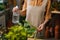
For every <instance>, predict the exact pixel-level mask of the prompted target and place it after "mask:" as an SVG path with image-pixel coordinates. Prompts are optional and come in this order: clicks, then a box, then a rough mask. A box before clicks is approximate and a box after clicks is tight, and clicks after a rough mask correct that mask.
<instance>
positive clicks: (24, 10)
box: [20, 0, 27, 16]
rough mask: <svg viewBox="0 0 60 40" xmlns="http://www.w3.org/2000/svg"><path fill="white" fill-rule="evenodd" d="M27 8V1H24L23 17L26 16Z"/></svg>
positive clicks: (21, 11)
mask: <svg viewBox="0 0 60 40" xmlns="http://www.w3.org/2000/svg"><path fill="white" fill-rule="evenodd" d="M26 8H27V0H24V5H23V7H22V10H20V13H21V15H22V16H25V15H26Z"/></svg>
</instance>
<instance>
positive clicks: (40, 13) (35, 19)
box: [26, 0, 47, 27]
mask: <svg viewBox="0 0 60 40" xmlns="http://www.w3.org/2000/svg"><path fill="white" fill-rule="evenodd" d="M46 3H47V0H43V3H42V5H41V6H31V5H30V0H27V14H26V21H28V22H29V23H30V24H31V25H33V26H35V27H38V26H39V25H40V24H41V23H42V22H43V21H44V12H45V8H46Z"/></svg>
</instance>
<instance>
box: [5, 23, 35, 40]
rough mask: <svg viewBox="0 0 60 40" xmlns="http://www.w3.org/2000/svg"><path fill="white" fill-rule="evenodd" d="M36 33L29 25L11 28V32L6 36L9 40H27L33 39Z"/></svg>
mask: <svg viewBox="0 0 60 40" xmlns="http://www.w3.org/2000/svg"><path fill="white" fill-rule="evenodd" d="M34 31H35V28H34V27H32V28H30V27H29V24H28V23H25V25H24V26H22V25H14V26H12V27H11V28H9V32H8V33H7V34H5V38H6V39H7V40H27V38H28V37H31V36H32V35H33V33H34Z"/></svg>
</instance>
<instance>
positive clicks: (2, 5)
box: [0, 3, 5, 11]
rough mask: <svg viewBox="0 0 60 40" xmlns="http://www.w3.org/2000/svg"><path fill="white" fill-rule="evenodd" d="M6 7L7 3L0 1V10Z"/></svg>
mask: <svg viewBox="0 0 60 40" xmlns="http://www.w3.org/2000/svg"><path fill="white" fill-rule="evenodd" d="M4 9H5V5H4V4H2V3H0V11H2V10H4Z"/></svg>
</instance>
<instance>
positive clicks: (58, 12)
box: [51, 11, 60, 14]
mask: <svg viewBox="0 0 60 40" xmlns="http://www.w3.org/2000/svg"><path fill="white" fill-rule="evenodd" d="M51 13H54V14H60V11H51Z"/></svg>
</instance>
